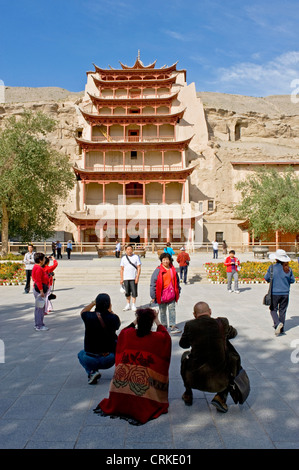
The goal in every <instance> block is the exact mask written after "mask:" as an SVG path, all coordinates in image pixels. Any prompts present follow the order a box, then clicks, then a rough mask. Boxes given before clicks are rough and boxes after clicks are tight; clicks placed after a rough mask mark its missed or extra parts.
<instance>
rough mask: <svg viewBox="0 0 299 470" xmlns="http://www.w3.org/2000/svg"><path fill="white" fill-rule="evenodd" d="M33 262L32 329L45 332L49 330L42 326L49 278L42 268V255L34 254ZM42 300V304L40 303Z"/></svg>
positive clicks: (43, 257) (43, 258) (43, 259)
mask: <svg viewBox="0 0 299 470" xmlns="http://www.w3.org/2000/svg"><path fill="white" fill-rule="evenodd" d="M34 262H35V265H34V266H33V269H32V279H33V282H34V289H33V295H34V298H35V309H34V319H35V326H34V328H35V329H36V331H46V330H48V329H49V328H47V327H46V326H45V325H44V315H45V295H46V293H47V291H48V289H49V276H48V274H47V273H46V271H45V270H44V268H43V265H44V262H45V255H44V253H35V255H34ZM42 299H43V300H44V302H42ZM42 304H43V306H42Z"/></svg>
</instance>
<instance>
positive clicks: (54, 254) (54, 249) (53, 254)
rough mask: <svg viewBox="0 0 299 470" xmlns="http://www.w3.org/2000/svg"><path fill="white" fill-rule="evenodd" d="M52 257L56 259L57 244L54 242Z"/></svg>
mask: <svg viewBox="0 0 299 470" xmlns="http://www.w3.org/2000/svg"><path fill="white" fill-rule="evenodd" d="M51 256H54V258H56V243H55V242H54V241H53V242H52V253H51Z"/></svg>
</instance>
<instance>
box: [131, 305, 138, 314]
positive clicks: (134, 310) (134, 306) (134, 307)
mask: <svg viewBox="0 0 299 470" xmlns="http://www.w3.org/2000/svg"><path fill="white" fill-rule="evenodd" d="M132 310H133V312H136V310H137V308H136V305H135V304H133V305H132Z"/></svg>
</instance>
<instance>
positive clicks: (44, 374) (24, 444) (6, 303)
mask: <svg viewBox="0 0 299 470" xmlns="http://www.w3.org/2000/svg"><path fill="white" fill-rule="evenodd" d="M203 259H204V257H202V256H201V257H200V259H198V260H197V261H196V262H197V263H198V265H199V264H202V262H203ZM246 259H248V256H247V255H246V254H245V256H244V260H246ZM210 260H211V259H210ZM72 261H73V260H70V263H72ZM75 262H76V264H77V263H88V262H89V260H81V261H80V260H79V259H76V261H75ZM153 262H155V260H153ZM194 263H195V260H194ZM118 286H119V284H118V282H117V283H116V285H115V286H113V285H107V286H105V285H99V286H97V285H93V286H88V285H85V286H70V285H63V284H62V283H60V284H57V286H56V289H55V290H56V295H57V299H56V300H55V301H53V305H54V308H55V312H53V313H52V314H50V315H48V316H46V317H45V323H46V325H47V326H48V327H49V328H50V329H49V331H46V332H37V331H35V330H34V329H33V306H34V300H33V294H28V295H24V294H23V287H22V286H3V287H1V288H0V339H1V340H2V341H3V343H4V345H5V362H4V363H0V396H1V398H0V449H116V450H126V449H127V450H129V449H135V450H136V449H156V450H159V449H160V450H163V449H165V450H170V451H171V450H172V451H174V450H182V451H183V450H188V449H190V450H191V449H193V450H194V449H298V448H299V408H298V399H299V387H298V381H299V351H298V353H297V355H296V354H295V355H294V351H295V348H296V345H294V343H295V342H296V341H297V347H299V313H298V304H299V285H298V284H296V285H292V286H291V294H290V304H289V307H288V312H287V322H286V334H285V335H282V336H280V337H275V335H274V331H273V328H272V320H271V317H270V314H269V312H268V308H267V307H265V306H263V305H262V297H263V295H264V294H265V292H266V290H267V286H266V285H259V284H251V285H243V286H242V285H241V286H240V291H241V293H240V294H239V295H236V294H229V293H228V292H227V291H226V286H225V285H211V284H204V283H200V282H195V283H194V284H189V285H187V286H183V287H182V293H181V298H180V300H179V303H178V305H177V323H178V324H179V326H180V327H181V328H183V326H184V323H185V321H187V320H189V319H191V318H192V308H193V305H194V304H195V303H196V302H197V301H199V300H204V301H207V302H208V303H209V304H210V307H211V308H212V312H213V315H214V316H226V317H227V318H228V319H229V321H230V323H231V324H232V325H233V326H235V327H236V328H237V330H238V336H237V337H236V338H235V339H234V340H233V343H234V345H235V347H236V348H237V349H238V351H239V352H240V354H241V357H242V362H243V366H244V368H245V369H246V370H247V373H248V375H249V377H250V379H251V393H250V395H249V397H248V400H247V402H246V403H245V404H244V405H242V406H240V405H234V404H233V402H232V400H231V398H229V400H228V405H229V412H228V413H226V414H225V415H222V414H220V413H218V412H217V411H216V410H215V408H214V407H212V406H211V404H210V401H211V398H212V396H213V394H209V393H204V392H201V391H198V390H195V391H194V404H193V406H192V407H186V406H185V405H184V403H183V401H182V399H181V395H182V393H183V390H184V387H183V383H182V381H181V378H180V357H181V354H182V352H183V350H182V349H181V348H180V347H179V344H178V343H179V337H180V336H173V337H172V359H171V365H170V386H169V403H170V406H169V412H168V413H167V414H165V415H163V416H161V417H159V418H158V419H157V420H153V421H151V422H149V423H146V424H145V425H143V426H137V427H135V426H131V425H130V424H128V423H127V422H126V421H123V420H119V419H110V418H108V417H106V418H104V417H101V416H98V415H95V414H94V413H93V411H92V410H93V408H94V407H95V406H96V405H97V403H98V402H99V401H100V400H101V399H102V398H104V397H107V396H108V391H109V384H110V380H111V378H112V376H113V368H112V369H109V370H107V371H103V373H102V378H101V380H100V381H99V382H98V384H97V385H94V386H90V385H88V384H87V377H86V373H85V371H84V370H83V368H82V367H81V366H80V365H79V362H78V359H77V353H78V351H79V350H80V349H82V347H83V335H84V327H83V322H82V320H81V318H80V310H81V309H82V308H83V306H84V305H86V304H87V303H89V302H90V300H91V299H93V298H95V296H96V295H97V294H98V293H100V292H107V293H108V294H109V295H110V296H111V299H112V305H113V309H114V311H115V312H116V313H117V314H118V315H119V316H120V318H121V320H122V325H121V328H123V327H124V326H126V325H127V324H129V323H130V322H131V321H132V319H133V317H134V314H133V312H131V311H129V312H123V311H122V308H123V307H124V297H123V296H122V295H121V294H120V292H119V288H118ZM148 301H149V288H148V286H146V285H140V286H139V297H138V304H139V305H144V304H146V303H147V302H148ZM292 342H293V343H292ZM292 353H293V362H292V360H291V354H292ZM294 358H295V362H294ZM296 360H297V361H298V362H296Z"/></svg>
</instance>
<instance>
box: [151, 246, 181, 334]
mask: <svg viewBox="0 0 299 470" xmlns="http://www.w3.org/2000/svg"><path fill="white" fill-rule="evenodd" d="M160 261H161V264H160V266H158V267H157V268H156V269H155V271H154V272H153V274H152V277H151V284H150V296H151V299H152V301H153V302H154V301H156V302H157V303H158V304H159V310H160V315H161V323H162V325H163V326H165V328H167V315H166V310H167V307H168V314H169V327H170V333H181V330H179V328H178V327H177V326H176V312H175V304H176V302H177V301H178V300H179V296H180V291H181V287H180V283H179V276H178V274H177V272H176V269H175V267H174V266H173V264H172V258H171V256H170V254H169V253H162V254H161V256H160Z"/></svg>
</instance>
